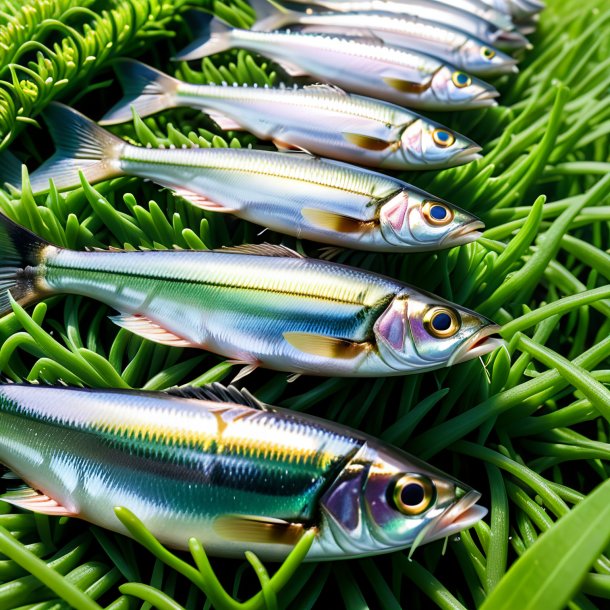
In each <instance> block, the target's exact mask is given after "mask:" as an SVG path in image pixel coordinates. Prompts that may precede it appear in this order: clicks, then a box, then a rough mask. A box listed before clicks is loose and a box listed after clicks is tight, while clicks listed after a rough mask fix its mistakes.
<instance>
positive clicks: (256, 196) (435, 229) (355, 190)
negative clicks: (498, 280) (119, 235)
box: [30, 104, 483, 252]
mask: <svg viewBox="0 0 610 610" xmlns="http://www.w3.org/2000/svg"><path fill="white" fill-rule="evenodd" d="M45 118H46V120H47V124H48V126H49V129H50V131H51V135H52V136H53V138H54V140H55V143H56V146H57V152H56V153H55V155H54V156H53V157H51V158H50V159H49V160H47V161H46V162H45V163H44V164H43V165H42V166H41V167H40V168H38V169H37V170H36V171H35V172H33V173H32V175H31V176H30V184H31V188H32V189H33V192H37V193H38V192H46V191H47V190H48V189H49V181H50V180H53V181H54V184H55V186H56V187H57V188H58V189H60V190H64V189H66V188H72V187H76V186H79V185H80V178H79V172H80V171H82V172H84V175H85V177H86V178H87V179H88V180H89V181H91V182H97V181H100V180H104V179H108V178H110V177H113V176H119V175H129V176H139V177H141V178H144V179H149V180H152V181H154V182H155V183H156V184H160V185H162V186H165V187H168V188H171V189H172V190H173V191H174V192H176V193H177V194H178V195H180V196H181V197H184V198H185V199H187V200H188V201H189V202H191V203H192V204H194V205H196V206H198V207H200V208H202V209H205V210H208V211H214V212H222V213H230V214H234V215H235V216H238V217H239V218H242V219H244V220H248V221H251V222H255V223H257V224H259V225H263V226H266V227H268V228H271V229H273V230H276V231H279V232H281V233H286V234H288V235H294V236H296V237H299V238H304V239H312V240H314V241H319V242H322V243H326V244H330V245H333V246H340V247H353V248H356V249H363V250H371V251H378V252H400V251H405V252H406V251H414V250H421V251H426V250H434V249H438V248H439V247H451V246H456V245H461V244H464V243H467V242H469V241H472V240H474V239H477V238H478V237H479V236H480V233H479V232H478V231H479V229H481V228H482V227H483V223H482V222H481V221H480V220H479V219H477V218H475V217H474V216H472V215H471V214H469V213H468V212H465V211H464V210H461V209H459V208H457V207H456V206H453V205H450V204H448V203H447V202H444V201H442V200H440V199H438V198H436V197H433V196H432V195H429V194H428V193H425V192H424V191H421V190H419V189H417V188H415V187H412V186H410V185H407V184H406V183H405V182H402V181H400V180H398V179H396V178H392V177H390V176H386V175H384V174H380V173H377V172H374V171H371V170H367V169H364V168H361V167H357V166H354V165H347V164H345V163H341V162H339V161H332V160H329V159H321V158H318V157H313V156H312V155H308V154H304V153H280V152H267V151H262V150H251V149H246V148H242V149H233V148H189V149H160V148H145V147H138V146H132V145H129V144H127V142H125V141H123V140H121V139H120V138H118V137H116V136H114V135H113V134H111V133H109V132H107V131H106V130H104V129H102V128H101V127H99V126H98V125H96V124H95V123H93V122H92V121H90V120H89V119H87V118H86V117H84V116H83V115H82V114H80V113H78V112H76V111H75V110H72V109H70V108H68V107H67V106H63V105H60V104H52V105H50V106H49V108H48V109H47V111H46V112H45Z"/></svg>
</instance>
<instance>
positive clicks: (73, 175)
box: [30, 102, 126, 193]
mask: <svg viewBox="0 0 610 610" xmlns="http://www.w3.org/2000/svg"><path fill="white" fill-rule="evenodd" d="M44 118H45V121H46V122H47V125H48V127H49V131H50V132H51V137H52V138H53V141H54V142H55V147H56V149H57V150H56V152H55V154H54V155H53V156H52V157H51V158H50V159H48V160H47V161H45V162H44V163H43V164H42V165H41V166H40V167H39V168H38V169H37V170H36V171H35V172H34V173H33V174H32V175H31V176H30V182H31V184H32V191H33V192H34V193H42V192H45V191H48V190H49V180H53V182H54V183H55V186H56V187H57V188H58V189H60V190H61V189H67V188H72V187H76V186H80V179H79V177H78V172H79V170H80V171H82V172H83V174H84V175H85V178H86V179H87V180H88V181H89V182H99V181H100V180H106V179H108V178H114V177H115V176H120V175H121V174H122V173H123V172H122V171H121V169H120V167H119V155H120V153H121V150H122V149H123V147H124V146H125V145H126V144H125V142H124V141H123V140H121V138H117V137H116V136H115V135H113V134H111V133H110V132H108V131H106V130H105V129H102V128H101V127H99V126H98V125H96V124H95V123H94V122H93V121H91V120H90V119H88V118H87V117H86V116H84V115H82V114H81V113H80V112H77V111H76V110H73V109H72V108H68V106H64V105H63V104H59V103H57V102H53V103H52V104H50V105H49V107H48V109H47V110H46V111H45V112H44Z"/></svg>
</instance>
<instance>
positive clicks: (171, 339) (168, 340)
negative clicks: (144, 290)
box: [110, 314, 201, 347]
mask: <svg viewBox="0 0 610 610" xmlns="http://www.w3.org/2000/svg"><path fill="white" fill-rule="evenodd" d="M110 319H111V320H112V321H113V322H114V323H115V324H116V325H117V326H120V327H121V328H126V329H127V330H128V331H130V332H132V333H133V334H134V335H139V336H140V337H144V338H145V339H149V340H150V341H154V342H155V343H162V344H163V345H171V346H172V347H201V346H200V345H196V344H194V343H193V342H192V341H189V340H188V339H184V338H183V337H179V336H178V335H176V334H174V333H172V332H171V331H169V330H167V329H165V328H163V327H162V326H161V325H159V324H157V323H156V322H153V321H152V320H150V319H149V318H147V317H146V316H142V315H139V314H136V315H130V314H121V315H120V316H111V317H110Z"/></svg>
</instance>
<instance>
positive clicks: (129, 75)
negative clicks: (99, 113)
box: [99, 59, 180, 125]
mask: <svg viewBox="0 0 610 610" xmlns="http://www.w3.org/2000/svg"><path fill="white" fill-rule="evenodd" d="M114 71H115V72H116V75H117V77H118V79H119V81H120V82H121V86H122V87H123V92H124V93H125V97H124V98H123V99H122V100H121V101H119V103H118V104H116V105H115V106H113V107H112V108H111V109H110V110H109V111H108V112H107V113H106V114H105V115H104V118H103V119H102V120H101V121H100V122H99V124H100V125H115V124H116V123H125V122H127V121H130V120H131V118H132V115H131V106H133V107H134V108H135V110H136V112H137V113H138V114H139V115H140V116H149V115H151V114H156V113H157V112H161V110H166V109H167V108H173V107H174V106H175V105H176V97H175V93H176V91H177V90H178V87H179V86H180V81H179V80H177V79H175V78H172V77H171V76H168V75H167V74H163V72H160V71H159V70H155V68H151V67H150V66H147V65H146V64H143V63H141V62H139V61H135V60H134V59H119V60H118V61H117V62H116V63H115V64H114Z"/></svg>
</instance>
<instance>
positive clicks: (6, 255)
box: [0, 213, 50, 316]
mask: <svg viewBox="0 0 610 610" xmlns="http://www.w3.org/2000/svg"><path fill="white" fill-rule="evenodd" d="M49 245H50V244H49V242H47V241H45V240H44V239H41V238H40V237H38V236H37V235H34V233H31V232H30V231H28V230H27V229H24V228H23V227H21V226H20V225H18V224H17V223H15V222H13V221H12V220H11V219H10V218H9V217H8V216H5V215H4V214H1V213H0V316H3V315H5V314H7V313H9V312H10V311H11V310H12V307H11V297H12V298H13V299H15V300H16V301H17V302H18V303H20V304H21V305H25V304H27V303H32V302H34V301H37V300H38V299H39V298H40V297H41V296H43V295H42V291H41V290H40V287H39V282H40V278H39V276H38V269H39V265H40V264H41V263H42V262H43V258H44V255H43V252H44V249H45V248H46V247H47V246H49Z"/></svg>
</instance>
